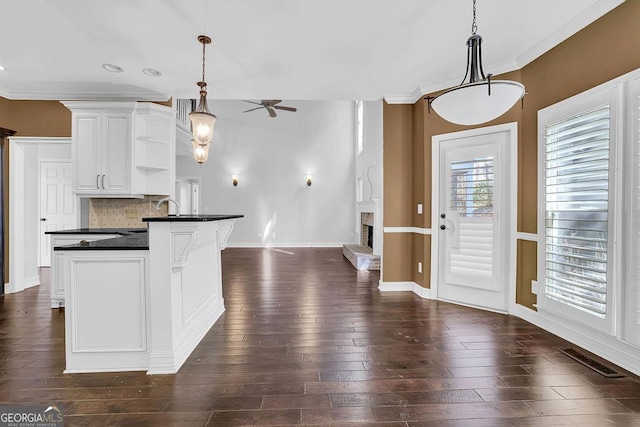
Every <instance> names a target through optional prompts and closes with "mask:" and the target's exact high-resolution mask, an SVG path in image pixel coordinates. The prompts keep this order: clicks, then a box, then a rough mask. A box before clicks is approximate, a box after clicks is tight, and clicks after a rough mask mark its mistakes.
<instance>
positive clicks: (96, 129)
mask: <svg viewBox="0 0 640 427" xmlns="http://www.w3.org/2000/svg"><path fill="white" fill-rule="evenodd" d="M72 134H73V145H72V150H73V189H74V191H75V192H76V193H83V194H98V193H101V192H102V188H101V182H100V178H101V176H100V174H101V172H102V171H101V166H100V164H99V163H100V157H101V153H102V145H101V143H100V139H101V137H100V114H98V113H79V114H74V115H73V131H72Z"/></svg>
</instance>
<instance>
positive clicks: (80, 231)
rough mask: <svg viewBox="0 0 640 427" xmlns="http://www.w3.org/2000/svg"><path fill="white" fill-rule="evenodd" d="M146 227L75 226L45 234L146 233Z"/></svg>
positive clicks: (123, 234) (124, 234)
mask: <svg viewBox="0 0 640 427" xmlns="http://www.w3.org/2000/svg"><path fill="white" fill-rule="evenodd" d="M146 231H147V229H146V228H74V229H71V230H59V231H47V232H46V233H45V234H120V235H122V236H128V235H129V234H131V233H145V232H146Z"/></svg>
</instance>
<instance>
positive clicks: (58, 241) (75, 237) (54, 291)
mask: <svg viewBox="0 0 640 427" xmlns="http://www.w3.org/2000/svg"><path fill="white" fill-rule="evenodd" d="M113 237H121V235H119V234H95V233H91V234H63V233H62V234H58V233H52V234H51V271H50V277H49V296H50V298H51V308H59V307H64V289H65V278H64V264H63V263H64V258H63V254H62V252H60V251H54V250H53V248H55V247H56V246H66V245H73V244H76V243H80V242H81V241H83V240H84V241H87V242H93V241H96V240H103V239H111V238H113Z"/></svg>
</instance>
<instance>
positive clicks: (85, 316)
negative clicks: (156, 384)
mask: <svg viewBox="0 0 640 427" xmlns="http://www.w3.org/2000/svg"><path fill="white" fill-rule="evenodd" d="M63 254H64V275H63V277H64V279H65V283H67V284H68V287H67V289H66V290H65V291H66V292H65V300H66V301H65V302H66V304H67V307H68V309H67V310H66V314H65V335H66V340H65V342H66V344H65V345H66V364H67V369H66V370H65V373H77V372H105V371H138V370H145V369H146V367H147V366H148V365H149V355H148V349H147V335H148V322H147V302H148V301H147V300H148V288H149V281H148V252H147V251H100V252H97V251H64V252H63Z"/></svg>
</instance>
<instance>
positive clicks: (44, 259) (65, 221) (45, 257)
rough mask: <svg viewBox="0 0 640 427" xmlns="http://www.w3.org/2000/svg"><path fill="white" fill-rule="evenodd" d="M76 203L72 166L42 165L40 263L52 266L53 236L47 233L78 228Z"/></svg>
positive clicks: (45, 163) (65, 164) (64, 163)
mask: <svg viewBox="0 0 640 427" xmlns="http://www.w3.org/2000/svg"><path fill="white" fill-rule="evenodd" d="M76 222H77V214H76V200H75V197H74V195H73V191H72V178H71V162H42V163H40V251H39V253H40V260H39V263H38V265H40V266H41V267H48V266H50V265H51V244H50V235H49V234H45V233H46V232H47V231H59V230H69V229H72V228H76V227H77V225H76Z"/></svg>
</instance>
